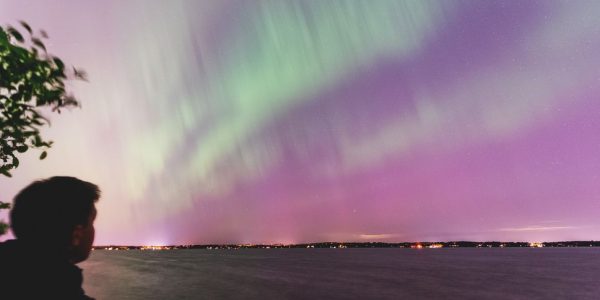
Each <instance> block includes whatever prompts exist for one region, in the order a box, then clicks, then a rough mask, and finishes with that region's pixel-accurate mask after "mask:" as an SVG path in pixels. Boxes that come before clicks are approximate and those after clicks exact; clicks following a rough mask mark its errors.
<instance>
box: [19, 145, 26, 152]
mask: <svg viewBox="0 0 600 300" xmlns="http://www.w3.org/2000/svg"><path fill="white" fill-rule="evenodd" d="M27 149H29V147H27V146H26V145H23V146H19V147H17V152H19V153H25V152H27Z"/></svg>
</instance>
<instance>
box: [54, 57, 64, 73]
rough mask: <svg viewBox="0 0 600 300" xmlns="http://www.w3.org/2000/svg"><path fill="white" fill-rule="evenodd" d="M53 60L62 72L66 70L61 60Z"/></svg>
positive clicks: (55, 58) (56, 58)
mask: <svg viewBox="0 0 600 300" xmlns="http://www.w3.org/2000/svg"><path fill="white" fill-rule="evenodd" d="M52 60H53V61H54V63H55V64H56V66H57V67H58V69H60V70H62V69H64V68H65V64H64V63H63V61H62V60H60V58H58V57H56V56H55V57H53V58H52Z"/></svg>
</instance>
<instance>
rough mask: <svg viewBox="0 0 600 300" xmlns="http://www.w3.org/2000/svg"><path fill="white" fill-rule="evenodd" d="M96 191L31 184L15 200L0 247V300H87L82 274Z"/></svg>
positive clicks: (55, 180)
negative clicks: (10, 235) (6, 238)
mask: <svg viewBox="0 0 600 300" xmlns="http://www.w3.org/2000/svg"><path fill="white" fill-rule="evenodd" d="M99 197H100V190H99V189H98V186H96V185H94V184H92V183H89V182H85V181H81V180H79V179H77V178H73V177H52V178H49V179H45V180H40V181H36V182H33V183H32V184H30V185H29V186H27V187H26V188H25V189H23V190H22V191H21V192H19V194H18V195H17V196H16V197H15V199H14V201H13V207H12V210H11V212H10V227H11V229H12V232H13V234H14V236H15V237H16V238H17V239H16V240H9V241H6V242H4V243H0V299H7V300H8V299H91V298H89V297H88V296H86V295H85V293H84V291H83V289H82V287H81V284H82V282H83V277H82V274H81V269H80V268H78V267H77V266H75V264H76V263H79V262H82V261H84V260H85V259H87V258H88V256H89V254H90V251H91V249H92V243H93V241H94V233H95V231H94V219H95V218H96V207H95V205H94V203H95V202H96V201H98V198H99Z"/></svg>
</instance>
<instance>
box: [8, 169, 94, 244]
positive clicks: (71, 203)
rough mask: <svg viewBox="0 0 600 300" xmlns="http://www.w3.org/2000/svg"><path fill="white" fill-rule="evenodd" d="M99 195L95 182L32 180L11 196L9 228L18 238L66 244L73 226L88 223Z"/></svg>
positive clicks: (65, 178)
mask: <svg viewBox="0 0 600 300" xmlns="http://www.w3.org/2000/svg"><path fill="white" fill-rule="evenodd" d="M99 198H100V189H99V188H98V186H96V185H95V184H93V183H89V182H86V181H82V180H79V179H77V178H74V177H58V176H57V177H51V178H48V179H44V180H39V181H35V182H33V183H31V184H30V185H28V186H27V187H26V188H24V189H23V190H21V191H20V192H19V194H17V196H16V197H15V199H14V202H13V208H12V210H11V212H10V223H11V224H10V226H11V228H12V232H13V234H14V235H15V236H16V237H17V238H18V239H20V240H24V241H31V242H35V243H45V244H51V245H55V246H60V247H62V246H66V245H68V243H69V241H70V238H71V234H72V232H73V229H74V228H75V226H77V225H86V224H87V223H88V220H89V218H90V216H91V214H92V213H93V211H94V209H95V208H94V203H95V202H96V201H98V199H99Z"/></svg>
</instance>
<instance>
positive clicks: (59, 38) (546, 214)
mask: <svg viewBox="0 0 600 300" xmlns="http://www.w3.org/2000/svg"><path fill="white" fill-rule="evenodd" d="M57 3H58V4H57ZM598 15H600V4H599V3H597V2H595V1H572V2H567V1H518V2H517V1H485V2H484V1H443V2H441V1H374V2H354V1H285V2H283V1H200V2H197V1H169V2H163V1H74V0H73V1H67V0H65V1H57V2H52V3H50V2H48V1H27V2H24V1H17V0H5V1H2V3H1V4H0V22H2V24H17V21H18V20H21V19H23V20H26V21H27V22H29V23H30V24H31V25H32V26H33V27H35V28H43V29H45V30H46V31H47V32H48V33H49V35H50V40H49V41H48V43H47V44H48V48H49V49H50V52H51V53H53V54H55V55H58V56H61V57H63V58H64V60H65V61H67V62H69V63H71V64H73V65H76V66H78V67H82V68H83V69H85V70H86V71H87V72H88V73H89V77H90V82H89V83H73V85H72V89H73V91H74V92H75V93H76V95H77V96H78V97H79V98H80V100H81V102H82V103H83V108H82V109H81V110H73V111H71V112H66V113H63V114H62V115H60V116H59V115H51V116H50V117H51V120H52V127H50V128H47V129H45V130H44V134H45V135H47V136H48V137H50V138H51V139H53V140H54V141H55V146H54V147H53V148H52V149H51V151H50V152H49V156H48V158H47V159H46V160H44V161H38V160H36V159H35V157H37V156H38V155H39V154H38V153H34V152H31V153H28V154H26V155H25V156H24V159H23V160H22V164H21V166H20V167H19V169H18V170H16V171H15V172H14V177H13V178H11V179H7V178H0V197H1V199H2V200H5V201H7V200H10V199H12V197H13V196H14V195H15V194H16V193H17V192H18V190H19V189H20V188H22V187H23V186H25V185H26V184H27V183H29V182H31V181H32V180H34V179H38V178H45V177H49V176H52V175H71V176H76V177H80V178H82V179H85V180H89V181H92V182H95V183H97V184H99V185H100V186H101V188H102V190H103V198H102V199H101V201H100V202H99V203H98V208H99V217H98V220H97V224H96V227H97V232H98V234H97V241H96V244H173V243H178V244H179V243H217V242H227V243H300V242H314V241H426V240H436V241H443V240H507V241H508V240H515V241H524V240H525V241H540V240H545V241H556V240H591V239H596V240H598V239H600V233H599V232H600V231H599V229H600V221H599V220H600V218H598V215H599V214H600V155H599V154H600V134H598V133H599V132H600V99H598V97H599V96H598V95H600V58H598V55H597V53H600V20H599V19H598V18H597V16H598ZM2 214H3V215H1V214H0V217H2V218H4V219H6V213H4V212H3V213H2ZM5 238H6V236H5Z"/></svg>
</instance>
